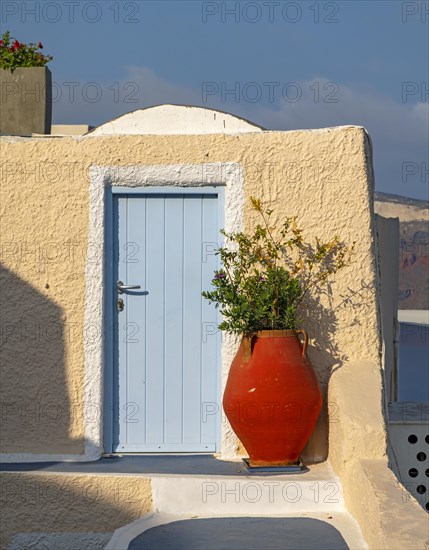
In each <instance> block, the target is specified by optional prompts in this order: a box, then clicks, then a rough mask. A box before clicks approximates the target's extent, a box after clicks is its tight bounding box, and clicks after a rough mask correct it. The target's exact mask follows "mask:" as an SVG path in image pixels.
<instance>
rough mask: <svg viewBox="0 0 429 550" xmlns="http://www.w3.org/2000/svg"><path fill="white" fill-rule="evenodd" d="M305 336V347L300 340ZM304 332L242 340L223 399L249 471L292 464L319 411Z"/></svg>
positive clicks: (261, 334) (269, 333) (318, 394)
mask: <svg viewBox="0 0 429 550" xmlns="http://www.w3.org/2000/svg"><path fill="white" fill-rule="evenodd" d="M299 333H301V334H303V336H304V344H303V345H302V344H301V341H300V339H299V337H298V334H299ZM307 341H308V336H307V333H306V332H305V331H302V330H296V331H295V330H270V331H268V330H264V331H261V332H257V333H256V334H255V335H254V336H253V337H252V338H245V339H243V342H242V343H241V346H240V348H239V350H238V352H237V355H236V356H235V358H234V360H233V362H232V365H231V369H230V372H229V376H228V381H227V384H226V388H225V393H224V397H223V408H224V411H225V414H226V416H227V418H228V420H229V422H230V424H231V426H232V429H233V430H234V432H235V433H236V434H237V436H238V437H239V439H240V441H241V442H242V443H243V445H244V447H245V448H246V451H247V452H248V454H249V462H250V465H251V466H285V465H290V464H296V463H297V462H298V460H299V456H300V454H301V452H302V449H303V448H304V446H305V444H306V443H307V441H308V439H309V437H310V435H311V433H312V431H313V429H314V426H315V424H316V421H317V418H318V416H319V413H320V409H321V407H322V394H321V392H320V388H319V384H318V382H317V378H316V376H315V374H314V371H313V367H312V366H311V363H310V361H309V360H308V359H307V354H306V351H307Z"/></svg>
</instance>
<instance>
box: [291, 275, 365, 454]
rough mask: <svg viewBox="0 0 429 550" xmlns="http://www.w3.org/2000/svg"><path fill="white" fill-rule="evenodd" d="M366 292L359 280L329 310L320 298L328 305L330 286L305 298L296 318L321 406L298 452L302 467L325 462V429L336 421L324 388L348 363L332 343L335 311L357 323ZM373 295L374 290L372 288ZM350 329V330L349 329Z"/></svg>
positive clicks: (336, 321)
mask: <svg viewBox="0 0 429 550" xmlns="http://www.w3.org/2000/svg"><path fill="white" fill-rule="evenodd" d="M368 290H371V289H368V286H367V284H366V283H365V282H364V281H362V283H361V288H360V290H358V291H354V292H353V293H351V291H350V293H349V294H347V293H345V295H344V296H342V298H343V300H342V302H341V303H340V304H339V305H338V306H337V307H336V309H331V308H329V307H326V306H324V305H323V304H322V301H321V298H322V296H323V297H324V300H323V301H324V302H325V303H331V302H332V300H331V297H332V289H331V285H328V286H327V287H326V288H321V289H319V293H318V294H315V295H314V296H313V297H311V298H310V297H309V298H307V300H306V301H305V303H304V304H303V305H302V309H301V312H300V315H301V317H302V318H303V319H305V320H306V321H305V322H304V323H303V324H304V329H305V330H306V331H307V332H308V335H309V338H310V342H311V345H309V347H308V357H309V359H310V361H311V363H312V365H313V368H314V371H315V373H316V376H317V379H318V381H319V384H320V389H321V391H322V396H323V405H322V410H321V412H320V416H319V418H318V421H317V424H316V427H315V429H314V432H313V434H312V436H311V437H310V439H309V441H308V443H307V445H306V446H305V448H304V450H303V452H302V459H303V461H304V463H305V464H312V463H314V462H323V461H325V460H327V458H328V454H329V426H330V424H331V423H335V422H338V415H339V409H338V405H337V404H336V403H333V402H328V386H329V380H330V378H331V375H332V374H333V373H334V372H335V371H336V370H337V369H340V368H341V367H342V366H343V365H344V364H345V363H347V361H348V359H349V358H348V356H347V355H345V354H344V353H341V350H340V349H339V347H338V345H337V344H336V341H335V333H336V332H337V330H338V316H337V311H338V310H339V309H342V308H347V309H351V310H354V309H355V310H356V316H355V318H354V321H353V324H355V325H358V324H360V320H359V316H358V314H359V312H360V311H362V309H361V308H362V305H363V297H362V296H364V295H365V294H366V293H367V292H368ZM372 292H375V289H372ZM350 329H351V330H352V329H353V327H352V326H351V327H350Z"/></svg>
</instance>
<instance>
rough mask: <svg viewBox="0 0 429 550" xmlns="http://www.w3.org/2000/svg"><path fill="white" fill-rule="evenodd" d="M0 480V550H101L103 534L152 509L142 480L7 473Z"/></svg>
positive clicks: (104, 537)
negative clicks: (27, 549)
mask: <svg viewBox="0 0 429 550" xmlns="http://www.w3.org/2000/svg"><path fill="white" fill-rule="evenodd" d="M0 479H1V495H2V508H3V512H2V529H1V532H0V548H1V550H3V549H6V548H8V549H11V548H14V549H18V548H19V549H22V548H51V549H53V548H55V550H70V549H71V548H104V546H105V543H106V542H107V540H108V539H109V538H110V536H108V535H106V534H107V533H110V534H112V532H113V531H114V530H115V529H118V528H119V527H122V526H123V525H126V524H128V523H131V522H132V521H135V520H136V519H138V518H140V517H141V516H143V515H144V514H146V513H148V512H150V511H151V509H152V499H151V489H150V480H149V479H147V478H144V477H143V476H130V475H128V476H127V477H126V478H124V477H123V476H114V475H110V476H105V475H84V476H82V475H79V474H77V475H72V474H66V475H64V474H59V473H57V474H54V473H51V472H50V473H45V474H43V475H41V474H40V473H35V474H22V473H12V472H10V473H2V474H1V477H0ZM73 533H75V534H77V533H80V534H81V540H79V537H78V536H77V535H74V536H73V535H72V534H73ZM96 534H98V535H96ZM14 537H17V538H16V539H15V540H14V542H13V543H12V544H11V542H12V541H13V539H14ZM97 539H98V540H97ZM106 539H107V540H106ZM96 542H97V544H96ZM103 543H104V544H103Z"/></svg>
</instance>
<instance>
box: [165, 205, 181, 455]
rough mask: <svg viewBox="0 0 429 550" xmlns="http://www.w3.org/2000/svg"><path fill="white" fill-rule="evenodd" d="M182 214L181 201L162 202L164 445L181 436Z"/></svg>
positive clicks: (175, 440)
mask: <svg viewBox="0 0 429 550" xmlns="http://www.w3.org/2000/svg"><path fill="white" fill-rule="evenodd" d="M183 213H184V198H183V196H182V197H174V196H173V197H166V198H165V242H166V247H165V251H164V253H165V262H164V263H165V304H166V306H165V312H164V331H165V390H164V402H165V427H164V433H165V441H164V442H165V443H169V444H172V443H179V444H180V443H182V436H183V433H182V432H183V411H182V399H183V395H182V394H183V360H182V355H183V228H184V225H183Z"/></svg>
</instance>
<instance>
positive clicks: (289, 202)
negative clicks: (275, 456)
mask: <svg viewBox="0 0 429 550" xmlns="http://www.w3.org/2000/svg"><path fill="white" fill-rule="evenodd" d="M0 154H1V170H2V180H1V190H0V192H1V195H0V199H1V201H0V204H1V216H2V231H1V257H0V261H1V264H2V278H3V281H2V287H1V289H2V290H1V293H2V296H1V298H2V308H3V311H2V318H3V319H4V320H5V322H4V323H3V325H2V340H3V350H2V364H3V369H2V380H1V381H2V391H3V392H4V393H3V396H2V403H3V410H6V411H7V415H6V417H5V416H4V415H3V419H4V428H3V430H2V437H3V441H2V451H3V452H4V453H43V454H47V453H51V454H55V453H77V454H79V453H82V452H83V437H84V420H86V421H88V419H84V415H83V402H82V400H83V397H82V387H83V380H84V365H83V340H84V338H92V339H94V338H95V339H96V338H100V330H101V327H84V318H83V311H84V305H85V302H84V301H85V278H84V273H85V264H86V262H88V261H92V262H101V261H102V250H101V247H100V243H97V242H95V243H91V246H90V248H89V250H90V257H87V250H88V242H87V240H88V219H89V167H90V166H91V165H92V166H94V165H96V166H97V165H98V166H127V165H159V164H164V165H165V164H201V163H215V162H221V163H222V162H225V163H226V162H235V163H240V164H241V166H242V167H243V171H244V189H245V194H246V196H247V197H249V196H250V195H255V196H258V197H261V198H262V199H263V200H264V201H265V202H266V204H268V205H270V206H271V207H273V208H274V210H275V212H274V214H273V217H274V219H275V220H276V221H277V222H280V221H281V220H282V219H283V217H284V216H292V215H294V216H297V218H298V222H299V223H300V225H302V226H303V227H304V229H305V235H306V236H308V237H309V238H314V237H316V236H318V237H320V238H327V239H329V238H330V237H332V236H333V234H339V235H340V237H341V238H342V239H343V240H344V241H346V242H348V243H351V242H353V241H356V251H355V254H354V257H353V262H352V265H350V266H349V267H347V268H346V269H344V270H343V271H342V272H340V273H339V274H338V275H337V276H336V277H335V279H332V281H331V284H330V286H329V288H328V289H327V292H326V293H325V294H324V295H322V296H320V297H318V298H317V299H316V300H314V301H312V302H309V303H308V305H307V306H308V311H309V316H308V317H307V320H306V322H305V327H304V328H306V329H307V330H308V332H309V334H310V336H311V346H310V351H309V353H310V358H311V360H312V362H313V364H314V367H315V370H316V372H317V375H318V377H319V380H320V382H321V385H322V387H323V389H324V395H325V408H326V410H327V409H328V408H329V413H330V420H329V422H328V421H327V418H326V417H327V412H326V410H325V413H324V415H322V418H321V420H320V422H319V425H318V428H317V430H316V432H315V434H314V435H313V437H312V440H311V441H310V442H309V444H308V446H307V450H306V456H307V458H309V459H311V460H322V459H323V458H324V457H326V455H327V452H328V447H327V441H328V438H327V433H328V428H329V425H330V423H331V422H335V421H336V418H337V417H338V414H340V411H339V409H338V406H339V403H338V401H337V400H336V398H335V395H333V396H332V401H331V402H330V403H329V407H328V406H327V404H326V395H327V386H328V383H329V378H330V376H331V374H332V372H333V371H335V370H336V369H341V368H342V367H343V365H346V364H348V363H350V365H351V366H353V365H356V362H357V361H359V360H366V361H370V362H373V364H374V368H376V369H377V368H378V365H379V349H380V337H379V326H378V317H377V299H376V269H375V264H374V239H373V212H372V193H373V189H372V177H371V176H372V175H371V162H370V158H369V145H368V140H367V136H366V133H365V131H364V130H363V129H362V128H359V127H342V128H332V129H325V130H305V131H292V132H255V133H248V134H240V135H203V136H192V135H188V136H179V135H177V136H111V137H90V136H87V137H83V138H73V137H72V138H44V139H36V138H33V139H24V138H1V139H0ZM203 178H204V174H202V179H203ZM244 220H245V226H247V227H250V225H251V224H252V223H254V222H255V221H256V219H255V215H254V213H253V212H252V211H251V209H250V205H249V201H248V200H247V201H246V207H245V212H244ZM304 313H305V312H304ZM357 379H358V380H359V382H360V383H362V384H364V385H365V384H366V380H365V379H364V378H362V377H360V376H359V375H358V376H357ZM377 391H380V392H381V386H379V387H378V390H377ZM380 395H381V393H380ZM380 399H381V398H380ZM5 403H6V405H7V406H6V408H5V407H4V404H5ZM89 420H90V419H89Z"/></svg>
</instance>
